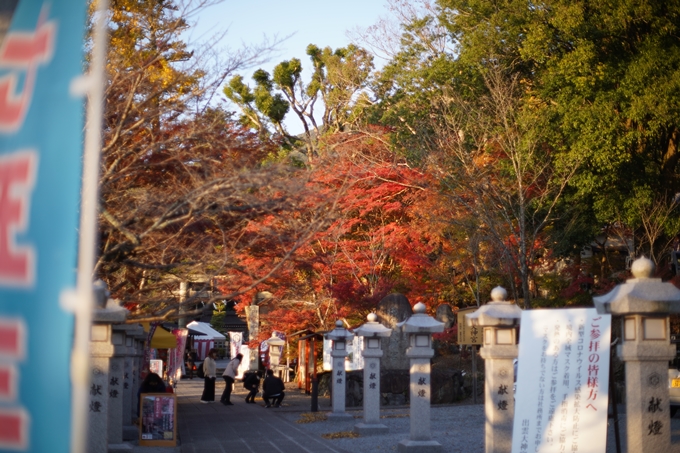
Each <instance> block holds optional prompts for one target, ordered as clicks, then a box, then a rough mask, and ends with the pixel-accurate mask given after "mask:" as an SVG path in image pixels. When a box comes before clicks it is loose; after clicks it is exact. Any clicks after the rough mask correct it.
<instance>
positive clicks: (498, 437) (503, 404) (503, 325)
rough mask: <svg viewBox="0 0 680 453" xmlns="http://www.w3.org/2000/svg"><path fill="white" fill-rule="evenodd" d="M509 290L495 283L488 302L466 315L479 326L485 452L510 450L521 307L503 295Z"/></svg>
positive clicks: (468, 319)
mask: <svg viewBox="0 0 680 453" xmlns="http://www.w3.org/2000/svg"><path fill="white" fill-rule="evenodd" d="M507 296H508V292H507V291H506V290H505V289H504V288H501V287H500V286H497V287H496V288H494V289H493V290H492V291H491V302H489V303H488V304H486V305H482V306H481V307H479V309H477V310H476V311H475V312H474V313H472V314H469V315H467V316H466V318H467V324H468V325H469V326H476V327H479V328H481V329H482V348H481V349H480V354H481V356H482V358H483V359H484V370H485V372H484V375H485V377H484V401H485V410H484V412H485V414H486V425H485V432H486V442H485V448H486V450H485V451H486V452H487V453H492V452H493V453H510V451H511V449H512V424H513V417H514V414H515V398H514V396H515V395H514V390H513V384H514V367H513V360H514V359H516V358H517V353H518V349H517V328H516V327H517V326H518V325H519V323H520V319H521V317H522V310H521V309H520V308H519V307H518V306H517V305H515V304H514V303H512V302H508V301H506V300H505V298H506V297H507Z"/></svg>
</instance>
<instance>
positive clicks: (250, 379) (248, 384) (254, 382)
mask: <svg viewBox="0 0 680 453" xmlns="http://www.w3.org/2000/svg"><path fill="white" fill-rule="evenodd" d="M261 378H262V371H260V370H257V373H251V374H249V375H248V376H246V378H245V380H244V381H243V386H244V387H245V388H246V389H248V391H249V392H250V393H248V396H246V403H252V404H255V395H257V392H258V390H260V379H261Z"/></svg>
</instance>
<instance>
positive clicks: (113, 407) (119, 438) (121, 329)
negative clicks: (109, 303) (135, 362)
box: [108, 324, 132, 450]
mask: <svg viewBox="0 0 680 453" xmlns="http://www.w3.org/2000/svg"><path fill="white" fill-rule="evenodd" d="M125 333H126V326H125V325H124V324H123V325H113V326H112V332H111V345H112V346H113V356H112V357H111V359H110V362H109V391H108V395H109V409H108V413H109V426H108V431H109V448H115V449H116V450H132V446H131V445H129V444H123V406H124V389H123V382H124V380H125V356H126V355H127V347H126V346H125V342H126V335H125Z"/></svg>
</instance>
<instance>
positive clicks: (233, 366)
mask: <svg viewBox="0 0 680 453" xmlns="http://www.w3.org/2000/svg"><path fill="white" fill-rule="evenodd" d="M241 359H243V354H236V357H234V358H233V359H231V360H230V361H229V363H228V364H227V367H226V368H225V369H224V373H222V377H223V378H224V384H225V386H224V392H222V398H220V402H221V403H222V404H224V405H225V406H233V405H234V403H232V402H231V391H232V389H233V386H234V381H235V380H236V375H237V374H238V366H239V365H240V364H241Z"/></svg>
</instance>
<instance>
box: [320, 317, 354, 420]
mask: <svg viewBox="0 0 680 453" xmlns="http://www.w3.org/2000/svg"><path fill="white" fill-rule="evenodd" d="M353 336H354V335H353V334H352V333H350V332H348V331H347V329H345V328H344V327H343V325H342V321H340V320H338V321H336V322H335V329H333V330H331V331H330V332H328V333H327V334H326V338H327V339H329V340H332V341H333V349H332V350H331V357H332V359H331V361H332V364H333V369H332V371H331V392H332V398H331V402H332V404H333V411H332V412H331V413H330V414H328V419H329V420H347V419H351V418H352V415H350V414H348V413H347V412H345V387H346V385H347V383H346V376H345V357H347V342H348V340H349V339H351V338H352V337H353Z"/></svg>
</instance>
